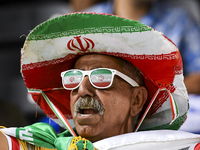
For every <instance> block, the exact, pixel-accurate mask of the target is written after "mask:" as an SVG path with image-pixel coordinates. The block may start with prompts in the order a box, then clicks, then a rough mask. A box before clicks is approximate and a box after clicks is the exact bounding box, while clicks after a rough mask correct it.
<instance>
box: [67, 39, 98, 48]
mask: <svg viewBox="0 0 200 150" xmlns="http://www.w3.org/2000/svg"><path fill="white" fill-rule="evenodd" d="M67 47H68V49H69V50H71V51H75V50H79V51H86V50H87V49H88V48H91V49H93V48H94V42H93V41H92V40H91V39H88V38H86V37H83V38H82V37H81V36H75V37H74V39H71V40H69V42H68V43H67Z"/></svg>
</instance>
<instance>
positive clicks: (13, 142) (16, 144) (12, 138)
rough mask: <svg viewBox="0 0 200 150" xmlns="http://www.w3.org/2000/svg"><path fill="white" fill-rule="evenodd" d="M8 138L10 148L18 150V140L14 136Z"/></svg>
mask: <svg viewBox="0 0 200 150" xmlns="http://www.w3.org/2000/svg"><path fill="white" fill-rule="evenodd" d="M10 138H11V141H12V150H20V147H19V142H18V141H17V139H16V138H14V137H10Z"/></svg>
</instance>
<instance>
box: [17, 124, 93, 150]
mask: <svg viewBox="0 0 200 150" xmlns="http://www.w3.org/2000/svg"><path fill="white" fill-rule="evenodd" d="M16 138H18V139H21V140H24V141H26V142H28V143H31V144H33V145H36V146H39V147H44V148H50V149H58V150H67V149H68V147H69V146H70V144H71V141H72V139H73V138H74V137H72V136H71V134H70V132H69V131H67V130H66V131H64V132H63V133H60V134H57V133H56V131H55V130H54V128H53V127H52V126H50V125H49V124H46V123H42V122H39V123H35V124H33V125H29V126H25V127H23V128H17V129H16ZM75 144H76V146H77V148H78V150H82V149H84V148H85V147H84V146H85V141H83V140H80V141H77V142H76V143H75ZM86 148H87V149H88V150H94V146H93V144H92V143H91V142H90V141H88V140H87V142H86Z"/></svg>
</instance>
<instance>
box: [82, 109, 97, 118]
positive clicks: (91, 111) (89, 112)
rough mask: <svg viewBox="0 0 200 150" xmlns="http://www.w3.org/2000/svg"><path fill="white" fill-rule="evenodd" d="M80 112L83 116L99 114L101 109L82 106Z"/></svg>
mask: <svg viewBox="0 0 200 150" xmlns="http://www.w3.org/2000/svg"><path fill="white" fill-rule="evenodd" d="M79 113H80V114H81V115H82V116H90V115H94V114H98V113H99V111H98V110H95V109H93V108H80V110H79Z"/></svg>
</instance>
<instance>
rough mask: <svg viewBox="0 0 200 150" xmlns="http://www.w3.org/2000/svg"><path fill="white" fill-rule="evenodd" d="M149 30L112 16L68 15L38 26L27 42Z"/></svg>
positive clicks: (134, 22) (143, 26) (132, 21)
mask: <svg viewBox="0 0 200 150" xmlns="http://www.w3.org/2000/svg"><path fill="white" fill-rule="evenodd" d="M111 18H112V19H111ZM75 22H76V23H75ZM151 30H152V29H151V28H150V27H148V26H146V25H145V24H142V23H140V22H138V21H134V20H128V19H124V18H119V17H117V16H113V15H97V14H85V13H80V14H68V15H63V16H60V17H57V18H53V19H50V20H47V21H46V22H44V23H42V24H40V25H38V26H37V27H36V28H35V29H33V31H32V32H31V33H30V34H29V36H28V37H27V41H30V40H46V39H53V38H59V37H65V36H76V35H80V34H95V33H132V32H143V31H151Z"/></svg>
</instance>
